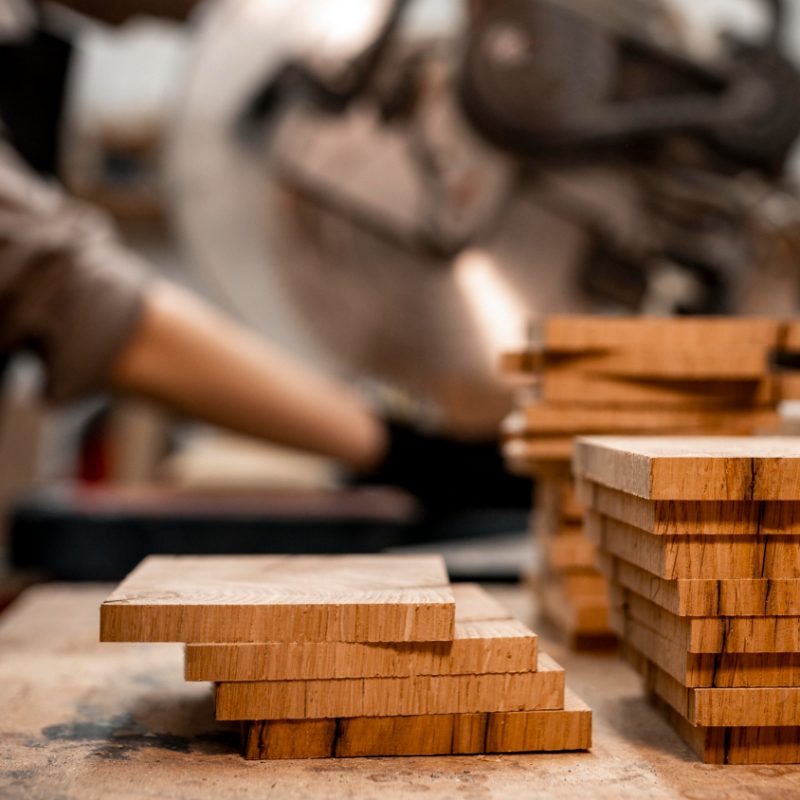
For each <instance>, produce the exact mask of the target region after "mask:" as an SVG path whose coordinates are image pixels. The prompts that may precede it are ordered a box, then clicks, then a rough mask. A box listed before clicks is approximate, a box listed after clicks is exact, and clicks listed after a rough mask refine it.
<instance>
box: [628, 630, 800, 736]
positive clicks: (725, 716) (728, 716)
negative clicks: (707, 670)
mask: <svg viewBox="0 0 800 800" xmlns="http://www.w3.org/2000/svg"><path fill="white" fill-rule="evenodd" d="M631 650H632V651H634V653H635V651H636V650H635V648H634V647H632V646H630V644H628V645H627V646H626V648H625V651H626V652H627V653H630V651H631ZM639 655H641V654H639ZM642 659H643V662H644V663H646V667H644V666H643V662H642V661H639V662H638V663H637V662H636V659H635V658H633V659H630V660H631V663H633V664H634V666H636V667H637V668H638V669H639V670H640V671H641V672H643V674H644V676H645V682H646V684H647V687H648V689H650V690H651V691H654V692H655V693H656V694H657V695H658V696H659V697H661V698H662V700H664V701H665V702H667V703H669V705H671V706H672V707H673V708H674V709H675V710H676V711H677V712H678V713H679V714H680V715H681V716H683V717H685V718H686V720H687V721H688V722H689V723H690V724H691V725H703V726H706V727H714V728H717V727H757V726H761V725H765V726H769V727H787V726H798V725H800V687H796V686H783V687H755V688H735V689H708V688H702V689H687V688H686V687H685V686H683V685H681V684H680V683H679V682H678V681H676V680H675V679H674V678H672V677H671V676H670V675H668V674H667V673H666V672H664V670H662V669H660V668H659V667H658V666H656V665H655V664H653V663H652V662H651V661H649V660H648V659H645V658H644V657H642Z"/></svg>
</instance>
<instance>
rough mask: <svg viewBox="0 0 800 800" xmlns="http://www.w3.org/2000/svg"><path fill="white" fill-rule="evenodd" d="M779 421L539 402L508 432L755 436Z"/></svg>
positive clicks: (755, 413)
mask: <svg viewBox="0 0 800 800" xmlns="http://www.w3.org/2000/svg"><path fill="white" fill-rule="evenodd" d="M778 419H779V417H778V413H777V412H776V410H775V409H774V408H772V407H767V408H757V407H752V406H748V407H743V408H732V409H719V408H715V409H710V410H704V409H691V408H690V409H659V408H651V407H648V406H642V407H628V408H614V407H613V406H612V407H606V406H600V405H597V406H587V405H566V404H564V403H549V402H537V403H526V404H525V406H524V408H523V409H521V410H520V411H518V412H515V413H514V414H513V415H512V416H510V417H509V418H507V420H506V422H505V430H506V432H508V433H509V434H512V435H517V436H525V437H533V436H558V435H562V436H564V435H567V436H576V435H578V434H594V433H600V434H602V433H613V434H624V433H648V432H649V433H661V432H663V431H683V432H684V433H691V432H692V431H697V432H698V433H714V432H715V431H717V432H726V431H742V432H745V431H746V430H749V431H751V432H754V431H756V430H757V429H759V428H768V427H774V426H775V425H776V424H777V422H778Z"/></svg>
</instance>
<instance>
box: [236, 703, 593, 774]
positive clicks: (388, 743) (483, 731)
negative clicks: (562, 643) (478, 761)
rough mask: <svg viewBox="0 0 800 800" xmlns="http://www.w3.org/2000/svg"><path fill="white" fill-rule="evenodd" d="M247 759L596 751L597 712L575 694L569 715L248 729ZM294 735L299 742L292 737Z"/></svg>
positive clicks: (359, 720)
mask: <svg viewBox="0 0 800 800" xmlns="http://www.w3.org/2000/svg"><path fill="white" fill-rule="evenodd" d="M242 726H243V733H244V738H243V753H244V755H245V757H246V758H253V759H270V758H319V757H321V755H320V754H321V753H323V752H324V753H326V754H327V755H335V756H337V757H340V758H343V757H364V756H415V755H468V754H474V753H484V752H486V753H517V752H558V751H564V750H588V749H589V748H590V747H591V744H592V712H591V710H590V709H589V707H588V706H587V705H586V704H585V703H584V702H583V701H581V700H580V698H578V697H577V696H576V695H575V694H574V693H572V692H570V691H569V690H566V691H565V693H564V709H563V710H549V711H516V712H506V713H495V714H487V713H483V714H433V715H426V716H410V717H355V718H349V719H347V718H346V719H340V720H297V721H289V722H287V721H253V722H245V723H242ZM291 733H294V739H292V738H291V737H290V735H289V734H291Z"/></svg>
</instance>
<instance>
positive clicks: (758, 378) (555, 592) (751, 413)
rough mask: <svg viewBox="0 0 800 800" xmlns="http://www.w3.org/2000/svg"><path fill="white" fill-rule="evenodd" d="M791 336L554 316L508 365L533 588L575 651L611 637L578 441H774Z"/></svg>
mask: <svg viewBox="0 0 800 800" xmlns="http://www.w3.org/2000/svg"><path fill="white" fill-rule="evenodd" d="M787 334H788V326H787V325H785V324H784V323H782V322H780V321H778V320H771V319H762V318H745V317H741V318H721V317H714V318H711V317H691V318H689V317H682V318H647V317H600V316H553V317H549V318H545V319H544V320H543V321H542V322H541V323H540V324H539V325H538V326H537V327H536V328H535V329H533V330H532V331H531V342H530V344H529V346H528V347H527V348H526V349H524V350H520V351H517V352H511V353H507V354H506V355H505V356H504V359H503V370H504V372H505V374H506V375H507V376H508V377H509V378H511V379H512V380H515V381H516V382H517V383H518V384H519V387H520V388H519V392H518V399H517V408H516V410H515V411H514V412H513V413H512V414H511V415H510V416H509V417H508V418H507V419H506V420H505V421H504V423H503V430H502V432H503V439H504V444H503V449H504V455H505V458H506V463H507V464H508V466H509V469H511V470H512V471H513V472H516V473H518V474H524V475H531V476H532V477H535V478H536V491H535V497H534V514H533V516H532V525H531V529H532V533H533V536H534V538H535V541H536V543H537V546H538V548H539V553H540V569H539V571H538V574H537V575H536V576H534V586H535V587H536V591H537V595H538V599H539V605H540V608H541V609H542V612H543V614H544V615H545V616H546V617H549V618H550V620H551V621H552V622H553V623H555V625H556V626H557V627H558V628H559V629H560V630H561V631H562V633H563V634H564V635H565V637H566V638H567V639H569V640H571V641H572V643H573V644H576V645H581V644H584V645H585V644H589V645H590V644H592V643H593V642H596V641H598V640H599V641H606V640H607V638H608V637H609V636H612V635H613V634H612V631H611V629H610V625H609V603H608V590H607V584H606V580H605V577H604V576H603V575H602V573H601V572H600V571H599V570H598V568H597V566H596V548H595V545H594V543H593V542H592V541H591V540H590V539H588V538H587V537H586V536H585V534H584V532H583V528H582V518H583V511H582V508H581V504H580V503H579V502H578V501H577V499H576V498H575V495H574V492H573V488H572V478H571V473H570V458H571V455H572V442H573V439H574V437H575V436H579V435H590V434H701V433H702V434H715V435H716V434H747V435H749V434H754V433H757V432H763V431H768V430H771V429H774V428H776V427H777V425H778V414H777V410H776V409H777V405H778V402H779V400H780V399H781V396H780V387H781V386H782V385H785V386H786V387H787V388H788V387H790V385H791V380H790V378H789V373H784V376H785V381H786V383H785V384H782V383H781V382H779V381H778V380H777V379H776V375H775V373H774V371H773V370H772V368H771V366H770V361H771V356H772V355H773V352H774V351H775V350H777V349H779V348H781V347H782V346H788V335H787ZM796 338H797V340H798V341H799V342H800V335H798V336H797V337H796Z"/></svg>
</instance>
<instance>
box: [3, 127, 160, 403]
mask: <svg viewBox="0 0 800 800" xmlns="http://www.w3.org/2000/svg"><path fill="white" fill-rule="evenodd" d="M146 280H147V267H146V265H145V264H144V263H143V262H141V261H140V260H139V259H138V258H136V257H135V256H133V255H132V254H131V253H129V252H127V251H126V250H125V248H124V247H122V246H121V245H120V243H119V242H118V241H117V240H116V238H115V236H114V232H113V230H112V228H111V227H110V226H109V224H108V223H107V222H106V220H105V218H104V217H103V216H102V215H100V214H98V213H97V212H95V211H93V210H91V209H89V208H87V207H86V206H84V205H83V204H81V203H78V202H76V201H73V200H70V199H68V198H67V197H65V196H64V195H63V194H62V193H61V192H60V191H58V190H57V189H55V188H52V187H50V186H49V185H47V184H45V183H44V182H42V181H40V180H39V179H38V178H37V177H35V176H33V175H32V174H31V173H29V172H28V171H27V170H26V169H25V168H24V167H23V166H22V165H21V164H20V162H19V161H18V160H17V158H16V157H15V155H14V154H13V152H12V151H11V150H10V148H8V147H7V146H6V145H5V144H4V143H3V142H2V141H0V353H2V352H12V351H15V350H20V349H27V350H31V351H33V352H35V353H37V354H38V355H39V356H40V357H41V359H42V360H43V362H44V365H45V367H46V370H47V376H48V378H47V394H48V396H49V398H50V399H52V400H55V401H64V400H69V399H73V398H76V397H79V396H81V395H84V394H87V393H90V392H92V391H94V390H97V389H100V388H102V387H103V386H104V384H105V381H106V376H107V372H108V369H109V367H110V365H111V363H112V361H113V360H114V357H115V356H116V354H117V353H118V352H119V351H120V349H121V348H122V347H123V346H124V345H125V343H126V342H127V341H128V339H129V337H130V336H131V334H132V332H133V330H134V327H135V325H136V324H137V321H138V318H139V314H140V312H141V307H142V298H143V291H144V289H143V286H144V283H145V281H146Z"/></svg>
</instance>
